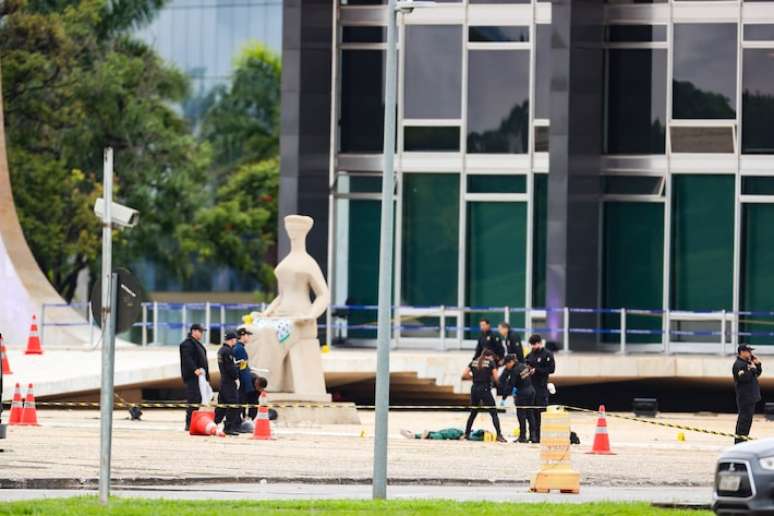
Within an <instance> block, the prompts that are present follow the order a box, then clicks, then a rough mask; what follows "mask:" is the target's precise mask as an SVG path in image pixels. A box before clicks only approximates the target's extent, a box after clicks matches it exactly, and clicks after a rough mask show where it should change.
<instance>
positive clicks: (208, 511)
mask: <svg viewBox="0 0 774 516" xmlns="http://www.w3.org/2000/svg"><path fill="white" fill-rule="evenodd" d="M1 496H2V495H1V494H0V497H1ZM384 513H389V514H405V515H409V514H422V515H438V516H449V515H455V514H459V515H472V514H476V515H478V514H483V515H491V516H502V515H503V514H518V515H520V516H532V515H535V516H537V515H541V516H546V515H551V516H554V515H555V516H593V515H615V516H630V515H632V516H633V515H641V514H642V515H651V514H654V515H663V516H705V515H709V514H712V513H711V512H707V511H691V510H668V509H655V508H653V507H651V506H650V505H648V504H646V503H589V504H572V503H567V504H547V503H536V504H519V503H494V502H452V501H446V500H391V501H386V502H372V501H352V500H324V501H299V502H294V501H278V502H271V501H268V502H249V501H234V502H228V501H216V500H205V501H185V500H183V501H176V500H175V501H172V500H148V499H143V498H114V499H112V500H111V502H110V507H109V508H108V509H104V508H102V507H101V506H100V505H99V502H98V501H97V498H96V497H92V496H89V497H78V498H64V499H58V500H51V499H48V500H34V501H25V502H6V503H0V514H45V515H47V516H48V515H67V516H76V515H77V516H81V515H84V516H88V515H94V514H117V515H141V514H142V515H146V514H152V515H160V516H167V515H169V516H184V515H193V514H196V515H198V514H201V515H207V516H217V515H222V514H239V515H243V514H280V515H296V514H314V515H358V514H384Z"/></svg>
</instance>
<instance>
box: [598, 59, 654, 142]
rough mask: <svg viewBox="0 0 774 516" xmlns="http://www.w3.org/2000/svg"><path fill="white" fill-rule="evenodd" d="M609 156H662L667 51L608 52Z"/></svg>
mask: <svg viewBox="0 0 774 516" xmlns="http://www.w3.org/2000/svg"><path fill="white" fill-rule="evenodd" d="M608 65H609V68H608V96H607V97H608V101H607V102H608V105H607V152H608V154H663V153H664V148H665V147H664V145H665V144H664V141H665V138H664V136H665V131H664V127H665V125H666V124H665V120H666V68H667V51H666V50H651V49H632V50H609V51H608Z"/></svg>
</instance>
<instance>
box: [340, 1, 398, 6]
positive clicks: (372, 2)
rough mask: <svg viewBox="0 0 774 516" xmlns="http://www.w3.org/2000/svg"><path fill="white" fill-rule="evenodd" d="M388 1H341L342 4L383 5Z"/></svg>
mask: <svg viewBox="0 0 774 516" xmlns="http://www.w3.org/2000/svg"><path fill="white" fill-rule="evenodd" d="M386 3H387V0H345V1H342V2H341V5H382V4H386Z"/></svg>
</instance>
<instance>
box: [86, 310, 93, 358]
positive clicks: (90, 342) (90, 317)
mask: <svg viewBox="0 0 774 516" xmlns="http://www.w3.org/2000/svg"><path fill="white" fill-rule="evenodd" d="M86 306H87V307H88V310H89V312H88V313H89V315H88V317H89V349H94V314H92V313H91V301H89V302H88V304H87V305H86Z"/></svg>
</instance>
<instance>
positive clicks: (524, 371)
mask: <svg viewBox="0 0 774 516" xmlns="http://www.w3.org/2000/svg"><path fill="white" fill-rule="evenodd" d="M513 389H516V390H517V391H518V392H526V391H533V392H534V388H533V387H532V375H530V374H529V366H528V365H526V364H521V363H519V364H516V365H515V366H513V367H512V368H511V369H508V368H507V367H506V368H505V369H503V371H502V373H500V394H501V395H502V397H503V399H506V398H507V397H508V396H510V395H511V393H513Z"/></svg>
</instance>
